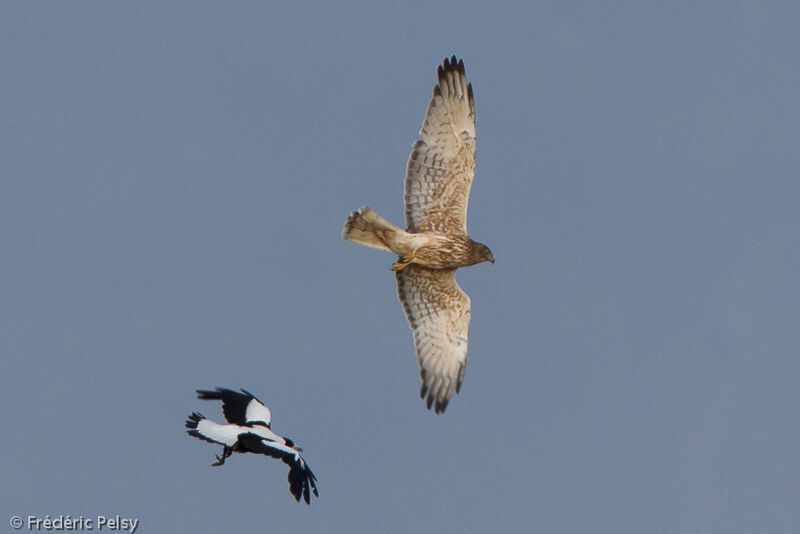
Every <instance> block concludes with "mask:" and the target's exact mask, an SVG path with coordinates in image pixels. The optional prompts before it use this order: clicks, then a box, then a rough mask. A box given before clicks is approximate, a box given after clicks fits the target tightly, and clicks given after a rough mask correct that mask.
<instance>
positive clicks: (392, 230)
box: [342, 206, 406, 253]
mask: <svg viewBox="0 0 800 534" xmlns="http://www.w3.org/2000/svg"><path fill="white" fill-rule="evenodd" d="M405 233H406V232H405V231H403V230H402V229H400V228H398V227H397V226H395V225H393V224H392V223H390V222H389V221H387V220H386V219H384V218H383V217H381V216H380V215H378V214H377V213H376V212H375V211H373V210H372V209H371V208H368V207H366V206H365V207H363V208H361V209H359V210H358V211H354V212H353V213H351V214H350V217H348V218H347V222H346V223H345V225H344V230H342V237H343V238H344V239H345V240H346V241H350V242H352V243H358V244H359V245H364V246H365V247H371V248H377V249H378V250H386V251H389V252H395V253H398V251H397V250H392V246H393V245H394V246H395V248H396V246H397V245H396V244H397V243H398V242H399V241H400V239H399V238H400V237H401V236H403V234H405Z"/></svg>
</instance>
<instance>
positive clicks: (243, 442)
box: [186, 388, 319, 504]
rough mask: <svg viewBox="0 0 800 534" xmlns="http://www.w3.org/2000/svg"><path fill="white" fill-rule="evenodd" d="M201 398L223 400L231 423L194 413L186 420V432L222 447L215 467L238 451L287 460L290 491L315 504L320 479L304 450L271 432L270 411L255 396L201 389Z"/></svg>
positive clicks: (226, 414)
mask: <svg viewBox="0 0 800 534" xmlns="http://www.w3.org/2000/svg"><path fill="white" fill-rule="evenodd" d="M197 398H198V399H202V400H221V401H222V413H223V414H224V415H225V419H226V420H227V421H228V423H229V424H227V425H220V424H218V423H215V422H214V421H211V420H210V419H206V417H205V416H203V415H202V414H200V413H197V412H194V413H192V415H190V416H189V417H188V419H187V420H186V428H188V429H189V430H187V431H186V432H187V433H188V434H189V435H190V436H194V437H196V438H200V439H202V440H205V441H210V442H211V443H217V444H219V445H222V447H223V449H222V456H217V461H216V462H214V463H213V464H212V465H213V466H218V465H222V464H224V463H225V460H226V459H227V458H228V457H229V456H230V455H231V454H233V453H234V452H253V453H259V454H266V455H267V456H271V457H273V458H279V459H281V460H283V462H284V463H285V464H287V465H288V466H289V491H290V492H291V493H292V495H293V496H294V498H295V499H296V500H297V502H300V497H302V498H303V499H304V500H305V501H306V504H311V492H313V493H314V495H315V496H316V497H319V493H317V477H315V476H314V473H313V472H312V471H311V468H310V467H308V464H307V463H306V461H305V460H304V459H303V457H302V456H301V455H300V453H301V452H302V450H303V449H301V448H300V447H298V446H296V445H295V444H294V442H293V441H292V440H291V439H289V438H285V437H282V436H279V435H278V434H276V433H275V432H273V431H272V430H271V429H270V418H271V414H270V411H269V408H267V407H266V406H265V405H264V403H262V402H261V401H260V400H258V399H257V398H256V397H255V396H254V395H253V394H252V393H250V392H248V391H245V390H244V389H243V390H242V392H241V393H238V392H236V391H232V390H230V389H222V388H217V389H216V390H215V391H206V390H197Z"/></svg>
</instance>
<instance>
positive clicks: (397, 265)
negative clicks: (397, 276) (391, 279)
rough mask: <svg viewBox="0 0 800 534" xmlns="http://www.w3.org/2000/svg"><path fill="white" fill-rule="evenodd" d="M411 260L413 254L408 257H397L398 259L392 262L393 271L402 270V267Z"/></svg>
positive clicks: (412, 259)
mask: <svg viewBox="0 0 800 534" xmlns="http://www.w3.org/2000/svg"><path fill="white" fill-rule="evenodd" d="M413 261H414V256H411V257H410V258H398V261H396V262H395V263H393V264H392V270H393V271H395V272H397V271H402V270H403V269H405V268H406V267H408V266H409V265H411V262H413Z"/></svg>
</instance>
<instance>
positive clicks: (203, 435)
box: [186, 412, 242, 447]
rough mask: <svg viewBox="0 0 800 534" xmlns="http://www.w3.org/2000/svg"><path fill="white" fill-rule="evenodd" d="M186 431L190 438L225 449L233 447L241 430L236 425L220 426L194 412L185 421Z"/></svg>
mask: <svg viewBox="0 0 800 534" xmlns="http://www.w3.org/2000/svg"><path fill="white" fill-rule="evenodd" d="M186 428H188V430H187V431H186V433H187V434H189V435H190V436H194V437H196V438H200V439H202V440H205V441H209V442H211V443H219V444H220V445H225V446H226V447H233V446H234V445H235V444H236V441H237V440H238V439H239V433H240V432H241V431H242V428H241V427H239V426H236V425H220V424H219V423H215V422H214V421H212V420H210V419H206V418H205V417H204V416H203V415H202V414H199V413H197V412H194V413H193V414H192V415H190V416H189V417H188V418H187V419H186Z"/></svg>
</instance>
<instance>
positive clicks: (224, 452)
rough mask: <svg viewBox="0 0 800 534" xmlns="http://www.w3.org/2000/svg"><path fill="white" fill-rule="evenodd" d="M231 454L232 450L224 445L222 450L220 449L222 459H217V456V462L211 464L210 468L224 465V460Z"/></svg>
mask: <svg viewBox="0 0 800 534" xmlns="http://www.w3.org/2000/svg"><path fill="white" fill-rule="evenodd" d="M231 454H233V449H231V448H230V447H228V446H227V445H224V448H223V449H222V458H220V457H219V455H217V461H216V462H214V463H213V464H211V466H212V467H217V466H218V465H222V464H224V463H225V460H226V459H227V458H228V457H229V456H230V455H231Z"/></svg>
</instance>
